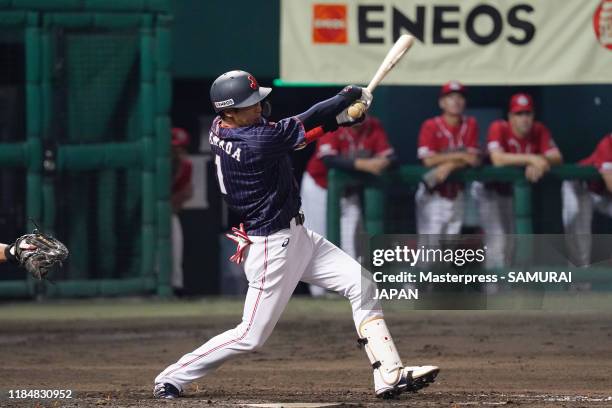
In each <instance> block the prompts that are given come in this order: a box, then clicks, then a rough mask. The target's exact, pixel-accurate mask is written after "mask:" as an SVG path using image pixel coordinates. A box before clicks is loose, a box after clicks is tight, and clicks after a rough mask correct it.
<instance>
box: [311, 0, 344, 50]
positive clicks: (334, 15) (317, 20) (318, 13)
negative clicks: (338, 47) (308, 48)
mask: <svg viewBox="0 0 612 408" xmlns="http://www.w3.org/2000/svg"><path fill="white" fill-rule="evenodd" d="M347 37H348V36H347V34H346V5H345V4H315V5H314V6H313V18H312V41H313V42H314V43H315V44H330V43H331V44H346V43H347Z"/></svg>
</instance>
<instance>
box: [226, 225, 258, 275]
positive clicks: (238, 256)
mask: <svg viewBox="0 0 612 408" xmlns="http://www.w3.org/2000/svg"><path fill="white" fill-rule="evenodd" d="M225 236H226V237H228V238H229V239H231V240H232V241H234V242H235V243H236V253H235V254H234V255H232V256H231V257H230V258H229V260H230V261H232V262H235V263H236V264H238V265H240V264H241V263H242V261H244V251H245V249H247V248H248V246H249V245H251V244H252V243H253V242H252V241H251V240H250V239H249V237H248V236H247V233H246V230H245V229H244V223H242V222H241V223H240V228H236V227H232V233H231V234H225Z"/></svg>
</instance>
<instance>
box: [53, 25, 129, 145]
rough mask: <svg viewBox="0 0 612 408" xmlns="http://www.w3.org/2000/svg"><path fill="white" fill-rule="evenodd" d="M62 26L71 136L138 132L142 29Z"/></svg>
mask: <svg viewBox="0 0 612 408" xmlns="http://www.w3.org/2000/svg"><path fill="white" fill-rule="evenodd" d="M58 32H59V33H62V34H59V35H58V37H59V38H58V40H59V41H61V42H62V44H61V45H62V49H63V50H64V55H63V58H64V59H65V64H66V65H65V80H66V82H65V84H66V87H67V101H66V102H67V113H68V117H69V118H70V119H69V121H68V129H67V130H68V132H67V138H68V140H69V141H78V142H79V143H86V142H109V141H121V140H132V139H136V138H138V137H139V136H140V135H139V128H140V127H139V126H138V125H139V123H138V121H137V118H138V117H139V116H138V111H137V110H138V109H137V108H138V105H137V99H136V98H137V95H138V73H139V64H138V61H139V59H138V55H139V54H138V51H139V48H138V44H139V41H138V35H137V34H138V33H137V32H131V33H129V32H127V33H120V32H108V33H98V32H83V31H76V32H74V31H66V32H64V31H61V30H58Z"/></svg>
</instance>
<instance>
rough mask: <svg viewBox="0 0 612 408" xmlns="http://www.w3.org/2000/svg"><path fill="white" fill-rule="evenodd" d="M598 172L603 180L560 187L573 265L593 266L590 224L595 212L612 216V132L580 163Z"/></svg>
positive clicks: (567, 181)
mask: <svg viewBox="0 0 612 408" xmlns="http://www.w3.org/2000/svg"><path fill="white" fill-rule="evenodd" d="M579 164H580V165H583V166H593V167H596V168H597V169H598V170H599V173H600V174H601V177H602V179H601V180H595V181H589V182H587V181H582V180H565V181H564V182H563V184H562V186H561V195H562V198H563V226H564V228H565V233H566V236H565V237H566V243H567V247H568V252H569V255H570V261H571V262H572V263H573V264H574V265H578V266H587V265H589V264H590V263H591V224H592V221H593V210H594V209H595V210H597V211H599V212H600V213H602V214H605V215H607V216H608V217H612V133H611V134H609V135H606V136H604V138H603V139H602V140H601V141H600V142H599V144H598V145H597V147H596V148H595V151H593V153H592V154H591V155H590V156H589V157H587V158H585V159H583V160H581V161H580V162H579Z"/></svg>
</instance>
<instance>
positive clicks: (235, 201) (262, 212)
mask: <svg viewBox="0 0 612 408" xmlns="http://www.w3.org/2000/svg"><path fill="white" fill-rule="evenodd" d="M220 124H221V118H220V117H216V118H215V120H214V121H213V124H212V126H211V128H210V133H209V141H210V146H211V150H212V152H213V154H214V160H215V165H216V168H217V182H218V183H219V188H220V189H221V193H222V194H223V198H224V199H225V201H226V202H227V204H228V206H229V207H230V208H231V209H232V210H233V211H235V212H236V213H238V214H239V215H240V217H241V218H242V220H243V222H244V223H245V227H246V230H247V232H248V234H249V235H259V236H262V235H270V234H272V233H273V232H276V231H278V230H281V229H283V228H288V227H289V222H290V221H291V218H293V217H294V216H295V215H297V213H298V212H299V210H300V206H301V199H300V194H299V188H298V185H297V181H296V180H295V178H294V177H293V167H292V164H291V159H290V158H289V153H290V152H291V151H293V150H294V149H295V148H296V147H297V146H298V145H300V144H302V143H303V142H304V136H305V133H304V126H303V125H302V122H301V121H300V120H299V119H298V118H296V117H291V118H287V119H283V120H281V121H280V122H277V123H273V122H267V121H266V120H264V119H262V121H261V123H259V124H256V125H252V126H246V127H239V128H224V127H221V126H220Z"/></svg>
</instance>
